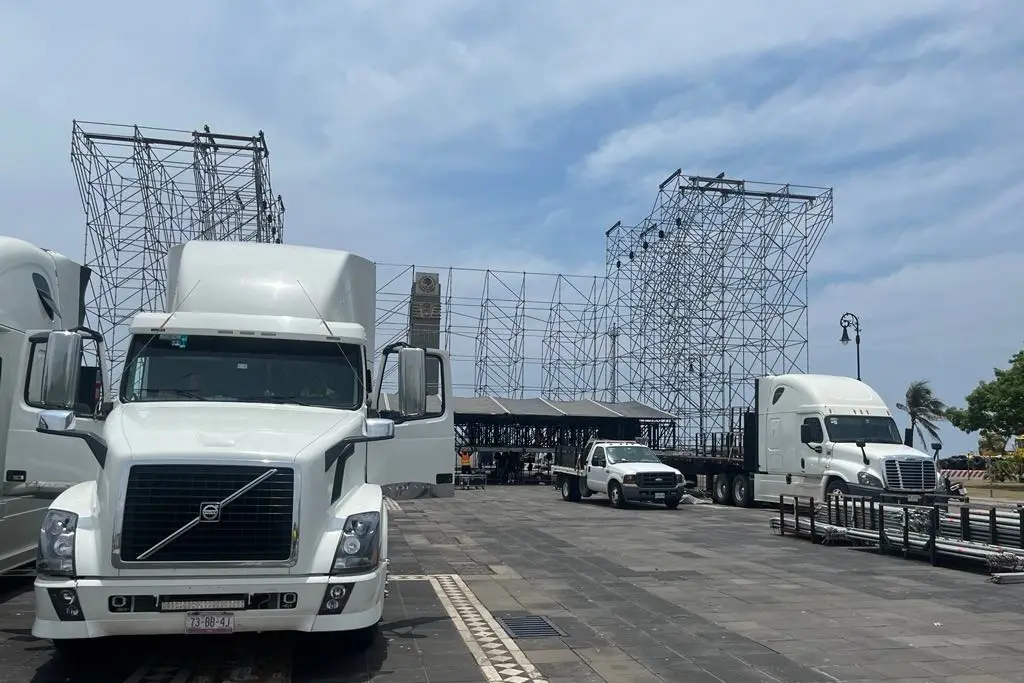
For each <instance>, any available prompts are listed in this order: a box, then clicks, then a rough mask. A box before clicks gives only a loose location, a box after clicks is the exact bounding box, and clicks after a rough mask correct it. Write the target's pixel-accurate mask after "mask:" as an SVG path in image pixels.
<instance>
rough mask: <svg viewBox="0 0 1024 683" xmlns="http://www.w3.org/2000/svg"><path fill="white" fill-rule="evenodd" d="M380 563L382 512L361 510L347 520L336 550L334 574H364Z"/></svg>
mask: <svg viewBox="0 0 1024 683" xmlns="http://www.w3.org/2000/svg"><path fill="white" fill-rule="evenodd" d="M379 563H380V513H379V512H360V513H359V514H356V515H350V516H349V518H348V519H346V520H345V526H344V529H343V530H342V532H341V540H339V541H338V549H337V550H335V551H334V566H333V567H332V568H331V573H332V574H362V573H363V572H368V571H370V570H372V569H374V568H375V567H376V566H377V565H378V564H379Z"/></svg>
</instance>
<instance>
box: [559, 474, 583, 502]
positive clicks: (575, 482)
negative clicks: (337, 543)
mask: <svg viewBox="0 0 1024 683" xmlns="http://www.w3.org/2000/svg"><path fill="white" fill-rule="evenodd" d="M579 499H580V481H579V479H577V478H576V477H562V500H567V501H569V502H571V503H575V502H576V501H578V500H579Z"/></svg>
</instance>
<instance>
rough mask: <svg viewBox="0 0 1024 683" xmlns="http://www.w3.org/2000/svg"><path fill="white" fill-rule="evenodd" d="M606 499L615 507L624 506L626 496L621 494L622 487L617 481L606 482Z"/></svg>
mask: <svg viewBox="0 0 1024 683" xmlns="http://www.w3.org/2000/svg"><path fill="white" fill-rule="evenodd" d="M608 499H609V500H610V501H612V505H614V506H615V507H617V508H624V507H626V497H625V496H624V495H622V487H621V486H620V485H619V482H617V481H613V482H612V483H610V484H608Z"/></svg>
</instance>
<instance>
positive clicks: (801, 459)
mask: <svg viewBox="0 0 1024 683" xmlns="http://www.w3.org/2000/svg"><path fill="white" fill-rule="evenodd" d="M800 469H802V470H805V469H807V465H805V464H804V459H803V458H800Z"/></svg>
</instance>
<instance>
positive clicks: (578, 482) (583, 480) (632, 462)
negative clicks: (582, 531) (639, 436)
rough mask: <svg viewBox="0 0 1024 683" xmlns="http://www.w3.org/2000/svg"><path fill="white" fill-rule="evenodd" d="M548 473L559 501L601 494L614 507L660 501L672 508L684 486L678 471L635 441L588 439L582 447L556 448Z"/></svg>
mask: <svg viewBox="0 0 1024 683" xmlns="http://www.w3.org/2000/svg"><path fill="white" fill-rule="evenodd" d="M552 473H553V474H554V475H555V483H556V485H557V486H558V487H559V489H560V490H561V492H562V499H563V500H568V501H578V500H579V499H580V498H581V497H584V498H588V497H590V496H592V495H594V494H595V493H597V494H605V495H607V496H608V499H609V500H610V501H611V503H612V505H614V506H615V507H618V508H622V507H626V506H627V505H628V504H630V503H663V504H664V505H665V507H667V508H669V509H670V510H671V509H675V508H677V507H678V506H679V503H680V501H681V500H682V497H683V493H684V488H685V485H686V482H685V481H684V479H683V474H682V472H680V471H679V470H677V469H675V468H673V467H669V466H668V465H665V464H664V463H663V462H662V461H661V459H660V458H658V456H657V455H655V453H654V451H652V450H651V449H650V448H648V447H647V446H645V445H643V444H640V443H637V442H636V441H620V440H614V441H613V440H591V441H589V442H588V443H587V444H586V446H584V447H583V448H582V449H579V450H571V449H567V450H563V451H560V452H559V453H557V454H556V464H555V465H554V466H553V467H552Z"/></svg>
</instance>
